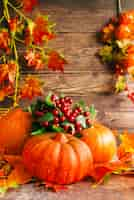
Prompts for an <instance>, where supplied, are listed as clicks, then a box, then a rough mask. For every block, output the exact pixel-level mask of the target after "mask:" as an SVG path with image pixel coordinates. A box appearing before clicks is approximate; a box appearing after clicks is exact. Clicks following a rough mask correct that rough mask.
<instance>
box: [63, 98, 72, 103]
mask: <svg viewBox="0 0 134 200" xmlns="http://www.w3.org/2000/svg"><path fill="white" fill-rule="evenodd" d="M64 100H65V102H66V103H69V104H72V103H73V100H72V99H71V98H70V97H65V98H64Z"/></svg>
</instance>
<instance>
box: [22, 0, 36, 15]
mask: <svg viewBox="0 0 134 200" xmlns="http://www.w3.org/2000/svg"><path fill="white" fill-rule="evenodd" d="M22 2H23V9H24V11H25V12H31V11H32V9H33V7H35V6H36V5H37V4H38V0H22Z"/></svg>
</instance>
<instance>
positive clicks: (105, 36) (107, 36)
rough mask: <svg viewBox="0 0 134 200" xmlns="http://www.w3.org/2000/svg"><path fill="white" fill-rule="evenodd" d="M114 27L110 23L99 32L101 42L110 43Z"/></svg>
mask: <svg viewBox="0 0 134 200" xmlns="http://www.w3.org/2000/svg"><path fill="white" fill-rule="evenodd" d="M114 30H115V26H114V24H112V23H109V24H107V25H106V26H105V27H104V28H103V29H102V31H101V33H102V34H101V40H102V41H103V42H108V41H111V40H112V38H113V37H114Z"/></svg>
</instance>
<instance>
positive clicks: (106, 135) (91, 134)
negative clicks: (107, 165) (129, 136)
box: [81, 123, 117, 163]
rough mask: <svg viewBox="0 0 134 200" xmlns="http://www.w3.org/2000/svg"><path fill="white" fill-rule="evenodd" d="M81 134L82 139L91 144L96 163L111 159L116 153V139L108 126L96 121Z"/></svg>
mask: <svg viewBox="0 0 134 200" xmlns="http://www.w3.org/2000/svg"><path fill="white" fill-rule="evenodd" d="M81 134H82V137H81V140H82V141H84V142H85V143H86V144H87V145H88V146H89V148H90V150H91V152H92V155H93V160H94V162H95V163H103V162H108V161H111V160H112V159H113V157H114V156H115V155H116V153H117V145H116V139H115V137H114V135H113V133H112V131H111V130H110V129H108V128H107V127H105V126H103V125H101V124H98V123H96V124H94V125H93V126H92V127H91V128H88V129H84V130H83V131H82V132H81Z"/></svg>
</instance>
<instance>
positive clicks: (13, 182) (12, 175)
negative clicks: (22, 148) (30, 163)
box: [0, 155, 32, 191]
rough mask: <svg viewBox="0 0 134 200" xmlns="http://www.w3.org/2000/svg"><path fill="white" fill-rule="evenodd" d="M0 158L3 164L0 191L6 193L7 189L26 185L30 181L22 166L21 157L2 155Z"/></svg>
mask: <svg viewBox="0 0 134 200" xmlns="http://www.w3.org/2000/svg"><path fill="white" fill-rule="evenodd" d="M2 158H3V161H4V162H5V164H4V165H3V166H2V169H1V173H0V189H3V191H6V190H8V189H9V188H14V187H16V186H18V185H22V184H25V183H28V182H29V181H30V180H31V179H32V177H31V175H30V174H29V173H28V172H27V170H26V169H25V167H24V165H23V162H22V157H21V156H16V155H3V157H2ZM7 167H8V168H7ZM2 170H3V171H2ZM5 173H7V175H5Z"/></svg>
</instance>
